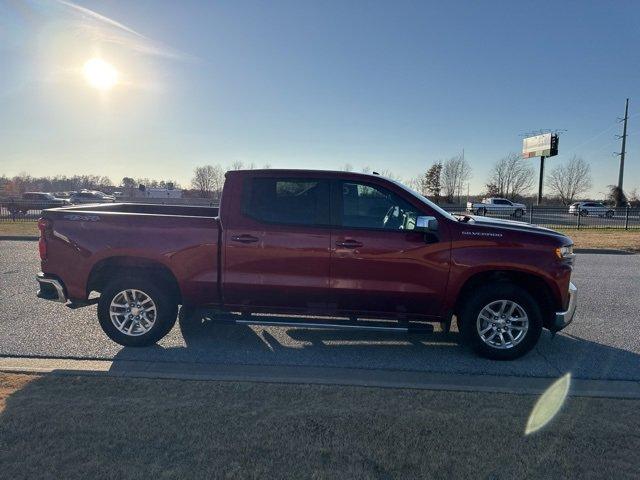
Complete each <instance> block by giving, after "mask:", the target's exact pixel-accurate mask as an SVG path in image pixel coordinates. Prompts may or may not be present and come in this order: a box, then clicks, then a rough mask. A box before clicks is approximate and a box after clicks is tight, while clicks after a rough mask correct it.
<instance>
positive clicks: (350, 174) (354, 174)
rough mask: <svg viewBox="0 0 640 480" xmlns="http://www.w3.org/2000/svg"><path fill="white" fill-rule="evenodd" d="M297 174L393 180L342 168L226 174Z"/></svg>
mask: <svg viewBox="0 0 640 480" xmlns="http://www.w3.org/2000/svg"><path fill="white" fill-rule="evenodd" d="M236 174H240V175H246V174H250V175H254V176H258V175H266V176H272V175H285V176H286V175H295V176H304V177H312V176H315V177H318V176H320V177H340V178H367V179H372V178H377V179H380V178H384V179H387V180H391V179H390V178H389V177H385V176H383V175H379V174H373V173H359V172H345V171H342V170H311V169H303V168H287V169H285V168H261V169H254V170H249V169H243V170H229V171H227V172H226V174H225V175H236Z"/></svg>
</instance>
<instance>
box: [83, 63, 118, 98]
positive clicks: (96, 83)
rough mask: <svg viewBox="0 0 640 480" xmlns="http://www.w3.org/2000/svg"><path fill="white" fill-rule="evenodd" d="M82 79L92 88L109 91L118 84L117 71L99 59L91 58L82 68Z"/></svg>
mask: <svg viewBox="0 0 640 480" xmlns="http://www.w3.org/2000/svg"><path fill="white" fill-rule="evenodd" d="M82 73H83V74H84V78H85V80H86V81H87V83H89V85H91V86H92V87H93V88H97V89H98V90H102V91H106V90H111V89H112V88H113V87H114V86H115V85H116V84H117V83H118V71H117V70H116V69H115V67H114V66H113V65H111V64H110V63H108V62H105V61H104V60H102V59H101V58H91V59H89V60H87V61H86V62H85V64H84V66H83V67H82Z"/></svg>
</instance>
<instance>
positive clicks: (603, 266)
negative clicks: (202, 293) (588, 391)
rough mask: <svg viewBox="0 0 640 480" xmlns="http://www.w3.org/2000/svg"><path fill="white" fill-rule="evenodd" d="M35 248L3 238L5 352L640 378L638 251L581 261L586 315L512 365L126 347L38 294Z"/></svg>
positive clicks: (199, 327)
mask: <svg viewBox="0 0 640 480" xmlns="http://www.w3.org/2000/svg"><path fill="white" fill-rule="evenodd" d="M38 267H39V261H38V254H37V245H36V243H35V242H10V241H2V242H0V355H13V356H42V357H63V358H83V359H84V358H88V359H127V360H146V361H163V362H174V361H180V362H197V363H211V364H246V365H294V366H295V365H307V366H331V367H349V368H362V369H390V370H411V371H428V372H444V373H465V374H491V375H516V376H550V377H551V376H552V377H556V376H558V375H559V374H562V373H564V372H572V374H573V376H574V377H577V378H590V379H618V380H640V335H639V334H638V328H640V273H639V272H640V255H600V254H582V255H578V258H577V262H576V269H575V273H574V283H576V285H577V286H578V288H579V293H580V303H579V310H578V313H577V315H576V318H575V320H574V323H573V324H572V325H570V326H569V327H568V328H567V329H566V330H565V331H564V332H562V333H560V334H558V335H556V336H555V338H552V336H551V335H550V334H549V333H548V332H545V334H544V335H543V336H542V338H541V340H540V343H539V345H538V347H537V348H536V349H535V350H534V351H533V352H531V353H530V354H529V355H527V356H526V357H524V358H522V359H520V360H517V361H514V362H494V361H490V360H485V359H481V358H478V357H476V356H475V355H473V354H471V353H470V352H468V351H466V350H465V349H464V348H462V347H460V346H458V345H457V343H456V336H457V334H456V333H451V334H448V335H445V334H443V333H438V332H436V333H433V334H420V335H417V334H414V335H404V334H397V333H379V332H376V333H371V332H368V333H367V332H345V331H333V330H330V331H327V330H310V329H298V328H285V327H247V326H231V325H219V324H214V323H212V322H205V323H203V324H194V323H191V322H183V323H182V325H181V324H176V327H175V328H174V329H173V331H172V332H171V333H170V334H169V335H168V336H167V337H166V338H165V339H164V340H163V341H162V342H161V343H160V344H159V345H158V346H156V347H152V348H143V349H132V348H123V347H121V346H119V345H117V344H115V343H113V342H111V341H110V340H109V339H108V338H107V337H106V336H105V335H104V334H103V333H102V330H101V329H100V327H99V325H98V323H97V320H96V316H95V307H88V308H83V309H79V310H70V309H68V308H66V307H64V306H63V305H60V304H56V303H53V302H47V301H44V300H38V299H37V298H36V297H35V290H36V284H35V281H34V279H33V276H34V274H35V273H36V272H37V271H38Z"/></svg>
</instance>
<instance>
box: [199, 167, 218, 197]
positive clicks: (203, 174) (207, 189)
mask: <svg viewBox="0 0 640 480" xmlns="http://www.w3.org/2000/svg"><path fill="white" fill-rule="evenodd" d="M223 183H224V171H223V170H222V168H220V166H219V165H216V166H213V165H204V166H202V167H196V168H195V170H194V171H193V178H192V179H191V186H192V188H194V189H196V190H199V191H200V196H201V197H202V198H207V197H211V196H212V195H213V194H216V195H217V194H218V193H219V192H220V191H221V190H222V184H223Z"/></svg>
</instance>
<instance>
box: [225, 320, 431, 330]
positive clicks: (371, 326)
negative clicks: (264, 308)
mask: <svg viewBox="0 0 640 480" xmlns="http://www.w3.org/2000/svg"><path fill="white" fill-rule="evenodd" d="M217 321H218V322H222V323H235V324H237V325H260V326H265V327H295V328H318V329H341V330H368V331H377V332H398V333H432V332H433V326H432V325H430V324H411V323H409V324H407V326H396V325H382V324H380V323H377V324H376V322H364V321H360V322H297V321H279V320H258V319H246V318H238V319H229V320H227V319H225V320H217Z"/></svg>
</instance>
